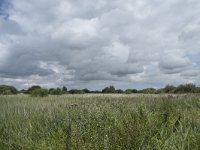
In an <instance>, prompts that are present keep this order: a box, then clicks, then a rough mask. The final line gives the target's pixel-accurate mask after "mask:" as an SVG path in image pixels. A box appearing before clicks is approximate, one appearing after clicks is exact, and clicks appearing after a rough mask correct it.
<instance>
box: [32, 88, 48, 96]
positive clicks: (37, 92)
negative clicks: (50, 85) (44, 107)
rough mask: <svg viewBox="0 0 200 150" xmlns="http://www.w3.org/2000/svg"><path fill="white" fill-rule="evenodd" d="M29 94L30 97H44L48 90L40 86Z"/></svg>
mask: <svg viewBox="0 0 200 150" xmlns="http://www.w3.org/2000/svg"><path fill="white" fill-rule="evenodd" d="M30 94H31V96H32V97H46V96H48V90H46V89H42V88H36V89H34V90H32V91H31V93H30Z"/></svg>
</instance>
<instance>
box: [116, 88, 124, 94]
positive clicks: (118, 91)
mask: <svg viewBox="0 0 200 150" xmlns="http://www.w3.org/2000/svg"><path fill="white" fill-rule="evenodd" d="M115 93H119V94H122V93H124V91H123V90H121V89H117V90H115Z"/></svg>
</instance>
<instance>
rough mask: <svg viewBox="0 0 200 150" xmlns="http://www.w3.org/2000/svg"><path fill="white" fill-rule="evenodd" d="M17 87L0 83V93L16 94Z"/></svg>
mask: <svg viewBox="0 0 200 150" xmlns="http://www.w3.org/2000/svg"><path fill="white" fill-rule="evenodd" d="M17 92H18V91H17V89H16V88H15V87H14V86H8V85H0V95H1V94H2V95H11V94H17Z"/></svg>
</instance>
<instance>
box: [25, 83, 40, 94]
mask: <svg viewBox="0 0 200 150" xmlns="http://www.w3.org/2000/svg"><path fill="white" fill-rule="evenodd" d="M36 89H41V87H40V86H39V85H34V86H32V87H30V88H29V89H28V90H27V91H26V93H25V94H31V92H32V91H34V90H36Z"/></svg>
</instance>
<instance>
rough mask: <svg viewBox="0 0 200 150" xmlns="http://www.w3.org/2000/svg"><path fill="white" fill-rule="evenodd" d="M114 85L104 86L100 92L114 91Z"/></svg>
mask: <svg viewBox="0 0 200 150" xmlns="http://www.w3.org/2000/svg"><path fill="white" fill-rule="evenodd" d="M115 92H116V91H115V87H114V86H112V85H111V86H109V87H105V88H104V89H103V90H102V93H115Z"/></svg>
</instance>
